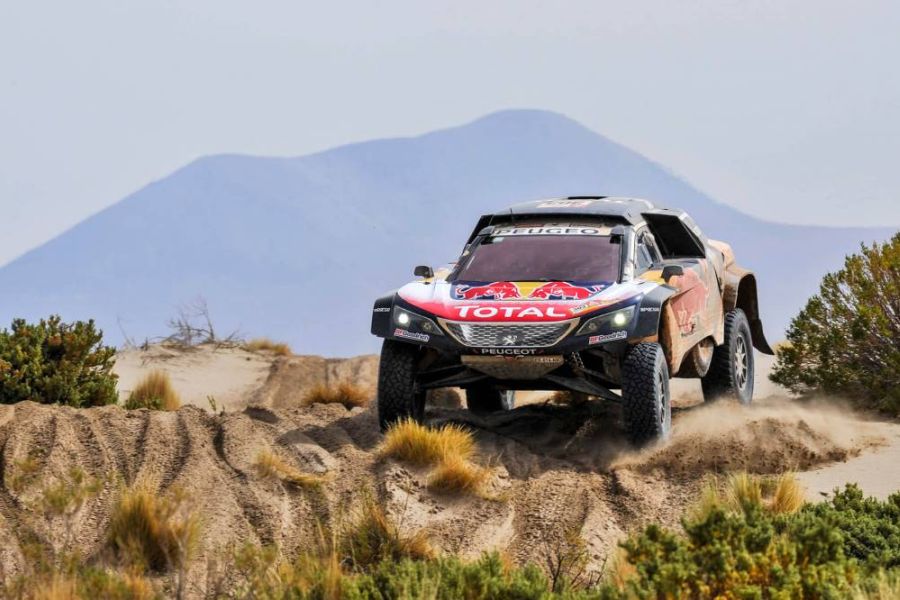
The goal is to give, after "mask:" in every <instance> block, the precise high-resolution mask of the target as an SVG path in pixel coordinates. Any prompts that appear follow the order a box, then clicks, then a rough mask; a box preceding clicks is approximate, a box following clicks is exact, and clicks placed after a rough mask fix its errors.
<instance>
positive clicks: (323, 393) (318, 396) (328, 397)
mask: <svg viewBox="0 0 900 600" xmlns="http://www.w3.org/2000/svg"><path fill="white" fill-rule="evenodd" d="M371 398H372V395H371V394H369V393H367V392H366V390H364V389H363V388H361V387H359V386H358V385H354V384H352V383H348V382H344V383H339V384H338V385H337V386H334V387H332V386H328V385H323V384H320V385H317V386H315V387H313V388H312V389H311V390H310V391H309V392H307V394H306V396H304V398H303V404H305V405H309V404H343V405H344V408H346V409H347V410H350V409H351V408H356V407H358V406H367V405H368V404H369V400H370V399H371Z"/></svg>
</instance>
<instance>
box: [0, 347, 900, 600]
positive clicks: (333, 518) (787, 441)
mask: <svg viewBox="0 0 900 600" xmlns="http://www.w3.org/2000/svg"><path fill="white" fill-rule="evenodd" d="M759 367H760V368H759V369H758V370H757V381H758V392H757V394H758V400H757V401H756V402H755V403H754V405H753V406H751V407H741V406H737V405H735V404H732V403H728V402H719V403H715V404H712V405H704V404H703V403H702V401H699V397H698V391H697V389H696V388H695V386H693V385H692V383H693V382H678V383H677V384H676V385H675V386H674V388H673V389H674V390H675V393H674V397H675V399H676V400H677V402H676V409H675V411H674V417H673V418H674V434H673V436H672V438H671V439H670V440H669V441H667V442H666V443H664V444H661V445H659V446H657V447H653V448H648V449H644V450H641V451H635V450H634V449H632V448H631V447H630V446H629V445H628V444H627V443H626V441H625V439H624V437H623V435H622V432H621V430H620V429H619V427H618V425H617V419H618V411H617V407H616V406H614V405H612V404H609V403H607V404H603V403H599V402H589V403H586V404H583V405H579V406H562V405H556V404H552V403H549V402H547V398H546V396H545V395H540V394H529V395H525V394H521V395H520V396H521V397H520V398H519V404H520V406H519V407H518V408H516V409H515V410H514V411H512V412H509V413H505V414H498V415H492V416H490V417H488V418H482V417H478V416H475V415H472V414H469V413H468V412H467V411H465V410H463V409H459V408H430V409H429V410H428V415H427V417H428V420H429V421H430V422H431V423H432V424H438V425H439V424H442V423H449V422H453V423H461V424H464V425H466V426H467V427H469V428H470V429H471V430H472V431H474V432H475V435H476V439H477V442H478V447H479V453H480V461H481V462H482V464H485V465H488V466H490V467H491V468H492V470H493V477H492V481H491V483H490V489H489V492H490V493H489V494H486V496H487V497H479V496H475V495H463V496H459V495H457V496H443V495H439V494H434V493H431V492H429V491H428V490H427V489H426V486H425V479H426V470H424V469H423V470H418V469H416V468H411V467H409V466H407V465H403V464H400V463H396V462H393V461H391V460H388V459H385V458H383V457H381V456H379V454H378V452H377V450H378V447H379V444H380V442H381V439H382V436H381V434H380V433H379V431H378V427H377V422H376V416H375V413H374V407H373V406H372V405H371V404H370V406H369V407H365V408H353V409H350V410H348V409H346V408H344V407H343V406H342V405H340V404H328V405H325V404H311V405H306V404H305V402H304V398H305V396H306V394H307V393H308V392H309V390H310V389H312V388H313V387H314V386H316V385H317V384H324V385H336V384H338V383H340V382H352V383H354V384H356V385H359V386H362V387H364V388H365V389H367V390H369V392H370V393H371V394H372V395H374V389H375V382H376V377H377V357H375V356H361V357H356V358H351V359H324V358H321V357H315V356H286V357H277V356H274V355H271V354H267V353H264V352H263V353H254V352H248V351H245V350H242V349H239V348H215V347H213V346H203V347H199V348H193V349H188V350H184V349H175V348H165V347H160V346H151V347H150V348H148V349H145V350H130V351H127V352H124V353H122V354H121V355H120V356H119V358H118V363H117V372H118V374H119V376H120V381H119V388H120V392H121V394H122V396H123V397H125V396H127V394H128V393H129V391H130V390H131V389H132V388H133V387H134V386H135V384H136V382H137V381H138V380H139V379H140V378H141V377H142V376H143V375H145V374H146V373H147V372H149V371H151V370H154V369H161V370H164V371H166V372H167V373H168V374H169V375H170V377H171V379H172V382H173V384H174V386H175V388H176V390H177V391H178V392H179V394H180V395H181V397H182V400H183V401H184V403H185V406H183V407H182V408H181V409H180V410H178V411H174V412H161V411H148V410H134V411H126V410H124V409H122V408H120V407H118V406H108V407H103V408H91V409H81V410H76V409H73V408H69V407H60V406H44V405H39V404H35V403H31V402H24V403H20V404H16V405H9V406H2V407H0V444H2V457H3V464H2V468H3V475H4V478H5V480H6V481H9V478H11V477H13V476H14V475H15V473H14V471H15V468H16V465H17V464H19V463H20V462H21V461H22V460H25V459H27V458H32V459H36V460H37V461H38V462H39V467H40V473H41V475H42V476H43V477H44V478H45V479H47V480H53V479H62V478H64V477H66V474H67V472H68V471H69V469H70V468H71V467H72V466H75V465H78V466H80V467H81V468H82V469H85V470H86V471H87V472H88V473H89V474H90V475H93V476H95V477H98V478H101V479H102V480H103V482H104V483H103V489H102V490H101V492H100V493H99V494H98V495H97V496H96V497H93V498H91V499H90V500H89V501H88V503H87V504H86V505H85V508H84V510H82V511H81V512H80V513H79V515H78V517H77V519H76V521H75V522H74V523H69V524H67V525H66V526H65V527H66V529H67V531H63V530H62V527H63V525H61V524H58V525H55V524H54V523H45V524H44V525H31V523H33V522H34V521H33V520H28V519H24V518H20V517H21V513H22V511H24V510H26V509H27V507H28V506H29V502H30V500H31V498H30V496H29V494H33V493H34V492H33V491H22V492H16V491H14V490H13V489H11V487H10V486H5V487H4V488H3V489H2V491H0V539H2V540H3V543H2V544H0V568H2V573H4V574H12V573H16V572H18V571H19V570H21V569H22V565H23V562H24V561H25V560H27V558H26V553H25V552H24V544H25V541H26V540H28V539H30V538H31V537H33V536H39V537H41V538H44V539H49V540H58V541H59V543H63V539H64V538H65V537H66V536H73V537H71V538H70V539H74V540H75V541H76V543H77V545H78V547H80V548H82V549H83V552H84V553H85V554H87V555H88V556H91V553H92V552H93V553H96V552H100V551H101V549H102V547H103V542H104V540H103V538H102V536H103V533H102V532H103V531H104V530H105V529H106V527H105V525H106V524H107V523H108V521H109V515H110V510H111V507H112V503H113V502H114V500H115V497H116V491H117V489H118V488H119V487H120V486H121V485H122V484H126V485H133V484H142V485H146V486H150V487H151V488H152V489H153V490H154V491H156V492H157V493H161V494H162V493H166V492H168V491H170V490H173V489H182V490H184V491H185V492H187V494H188V495H189V498H190V501H191V503H192V506H193V507H194V508H195V509H196V510H197V512H198V513H199V514H200V515H202V536H201V541H200V545H199V548H198V551H197V552H196V553H195V556H194V558H193V560H192V563H191V566H190V569H189V573H188V577H189V581H190V586H191V589H192V590H194V591H196V592H197V593H198V594H200V593H201V592H202V591H203V590H204V589H205V588H206V586H207V585H208V581H209V579H210V577H212V575H211V573H213V572H214V571H215V558H216V556H219V555H220V553H221V550H222V549H223V548H228V547H230V546H233V545H238V544H241V543H243V542H246V541H250V542H254V543H259V544H267V545H277V547H278V548H279V549H280V551H281V552H283V553H292V552H294V551H295V550H296V549H297V548H299V547H301V546H303V545H304V544H306V543H308V541H309V540H310V539H311V538H312V537H313V536H315V535H316V532H317V531H318V528H320V527H322V526H325V527H330V526H334V525H337V524H339V523H340V522H341V521H342V520H344V519H348V518H351V517H352V516H353V511H354V510H355V509H357V508H358V507H359V506H360V501H361V497H362V495H363V494H367V493H369V494H372V495H374V496H375V497H376V498H377V499H378V500H379V501H381V502H382V503H383V504H384V505H385V506H386V507H387V509H388V511H389V513H390V514H391V515H392V516H393V517H394V518H395V519H396V520H397V521H398V522H399V523H400V525H401V527H403V528H408V529H411V530H414V529H420V528H423V529H425V530H426V531H427V532H428V534H429V535H430V537H431V540H432V542H433V544H434V545H435V546H436V547H437V548H439V549H440V550H441V551H443V552H448V553H458V554H461V555H464V556H477V555H478V554H479V553H481V552H482V551H485V550H492V549H501V550H503V551H504V552H505V553H506V554H507V555H508V556H509V557H511V558H512V559H513V560H515V561H516V562H526V561H533V562H537V563H542V562H543V561H544V560H545V558H546V554H547V552H548V544H551V543H552V541H553V540H554V539H557V538H558V536H559V535H561V532H566V531H572V530H574V531H577V532H579V533H580V534H581V535H582V536H583V537H584V538H585V540H586V541H587V544H588V547H589V549H590V554H591V559H592V567H593V568H595V569H600V568H602V565H603V564H604V563H605V562H606V561H607V560H608V559H609V558H610V557H611V556H612V553H613V552H614V551H615V546H616V542H617V541H618V540H619V539H621V537H622V536H623V535H625V534H626V533H627V532H629V531H631V530H633V529H635V528H636V527H639V526H641V525H643V524H645V523H647V522H650V521H657V522H661V523H665V524H670V525H676V524H677V522H678V518H679V516H680V514H681V511H682V509H683V508H684V507H686V506H688V505H689V504H690V503H692V502H693V501H694V499H695V498H696V495H697V492H698V490H699V489H700V487H701V486H702V484H703V482H704V481H706V480H707V478H709V477H710V476H714V475H717V474H722V473H724V472H726V471H735V470H745V471H749V472H752V473H760V474H775V473H780V472H783V471H786V470H794V471H797V472H799V473H800V477H801V479H802V481H803V482H804V484H805V485H806V486H807V494H808V498H809V499H810V500H813V501H814V500H817V499H821V498H822V497H823V495H824V494H827V493H829V492H830V491H831V490H832V489H833V488H834V487H837V486H842V485H843V483H845V482H851V481H852V482H859V483H860V484H861V486H862V487H863V489H864V491H865V492H867V493H869V494H873V495H876V496H881V497H884V496H886V495H887V494H888V493H890V492H892V491H895V490H897V489H900V469H898V467H897V465H898V464H900V463H898V459H900V424H897V423H893V422H884V421H878V420H874V419H872V418H871V417H870V416H866V415H860V414H855V413H853V412H851V411H850V410H848V409H846V408H845V407H842V406H841V405H839V404H837V403H835V402H829V401H824V400H823V401H818V402H804V403H800V402H797V401H794V400H791V399H790V398H788V397H787V396H786V394H785V393H784V392H783V391H781V390H779V389H777V388H776V387H775V386H773V385H771V384H768V383H767V382H766V381H765V374H766V370H767V365H766V364H765V363H761V364H760V365H759ZM523 401H524V402H523ZM264 450H270V451H274V452H275V453H276V454H278V455H279V456H280V457H282V458H283V459H284V460H285V461H287V462H288V463H289V464H291V465H292V466H294V467H295V468H296V469H298V470H300V471H302V472H306V473H314V474H320V475H322V476H324V477H325V482H326V483H325V484H324V485H323V486H322V487H321V488H320V489H319V490H307V489H302V488H299V487H296V486H291V485H287V484H284V483H282V482H279V481H271V480H265V479H262V478H260V477H258V476H257V475H256V472H255V470H254V461H255V459H256V457H257V456H258V454H259V453H260V452H261V451H264ZM32 527H45V528H46V530H33V529H32Z"/></svg>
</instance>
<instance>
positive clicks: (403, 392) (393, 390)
mask: <svg viewBox="0 0 900 600" xmlns="http://www.w3.org/2000/svg"><path fill="white" fill-rule="evenodd" d="M419 353H420V351H419V348H418V346H415V345H413V344H405V343H403V342H396V341H394V340H384V343H383V344H382V346H381V363H380V364H379V366H378V425H379V426H380V427H381V430H382V431H385V430H386V429H387V428H388V427H390V426H391V425H392V424H394V423H396V422H397V421H400V420H403V419H409V418H412V419H414V420H416V421H419V422H421V421H422V420H423V419H424V418H425V392H420V391H417V390H416V369H417V365H418V362H419Z"/></svg>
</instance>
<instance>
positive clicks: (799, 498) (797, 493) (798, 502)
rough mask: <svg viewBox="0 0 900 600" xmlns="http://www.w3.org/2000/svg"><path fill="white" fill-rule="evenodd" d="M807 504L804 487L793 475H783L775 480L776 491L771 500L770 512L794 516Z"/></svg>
mask: <svg viewBox="0 0 900 600" xmlns="http://www.w3.org/2000/svg"><path fill="white" fill-rule="evenodd" d="M805 503H806V494H805V490H804V489H803V485H802V484H801V483H800V481H799V480H798V479H797V476H796V475H794V474H793V473H782V474H781V475H779V476H778V479H777V480H775V491H774V492H773V493H772V497H771V499H770V500H769V503H768V504H769V510H771V511H772V512H774V513H776V514H794V513H795V512H797V511H798V510H800V509H801V508H803V505H804V504H805Z"/></svg>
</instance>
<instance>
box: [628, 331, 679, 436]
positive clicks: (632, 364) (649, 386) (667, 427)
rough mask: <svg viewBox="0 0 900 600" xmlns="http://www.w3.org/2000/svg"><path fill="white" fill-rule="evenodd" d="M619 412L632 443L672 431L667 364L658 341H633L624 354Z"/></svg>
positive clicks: (665, 434)
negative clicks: (635, 342) (633, 343)
mask: <svg viewBox="0 0 900 600" xmlns="http://www.w3.org/2000/svg"><path fill="white" fill-rule="evenodd" d="M622 415H623V417H624V419H625V429H626V431H627V432H628V436H629V437H630V438H631V441H632V442H634V443H635V444H639V445H640V444H646V443H649V442H654V441H656V440H661V439H665V438H667V437H668V436H669V434H670V433H671V432H672V405H671V402H670V397H669V366H668V364H667V363H666V355H665V353H664V352H663V349H662V346H660V345H659V344H655V343H641V344H637V345H636V346H634V347H633V348H631V350H629V351H628V354H627V355H626V356H625V361H624V362H623V364H622Z"/></svg>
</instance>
